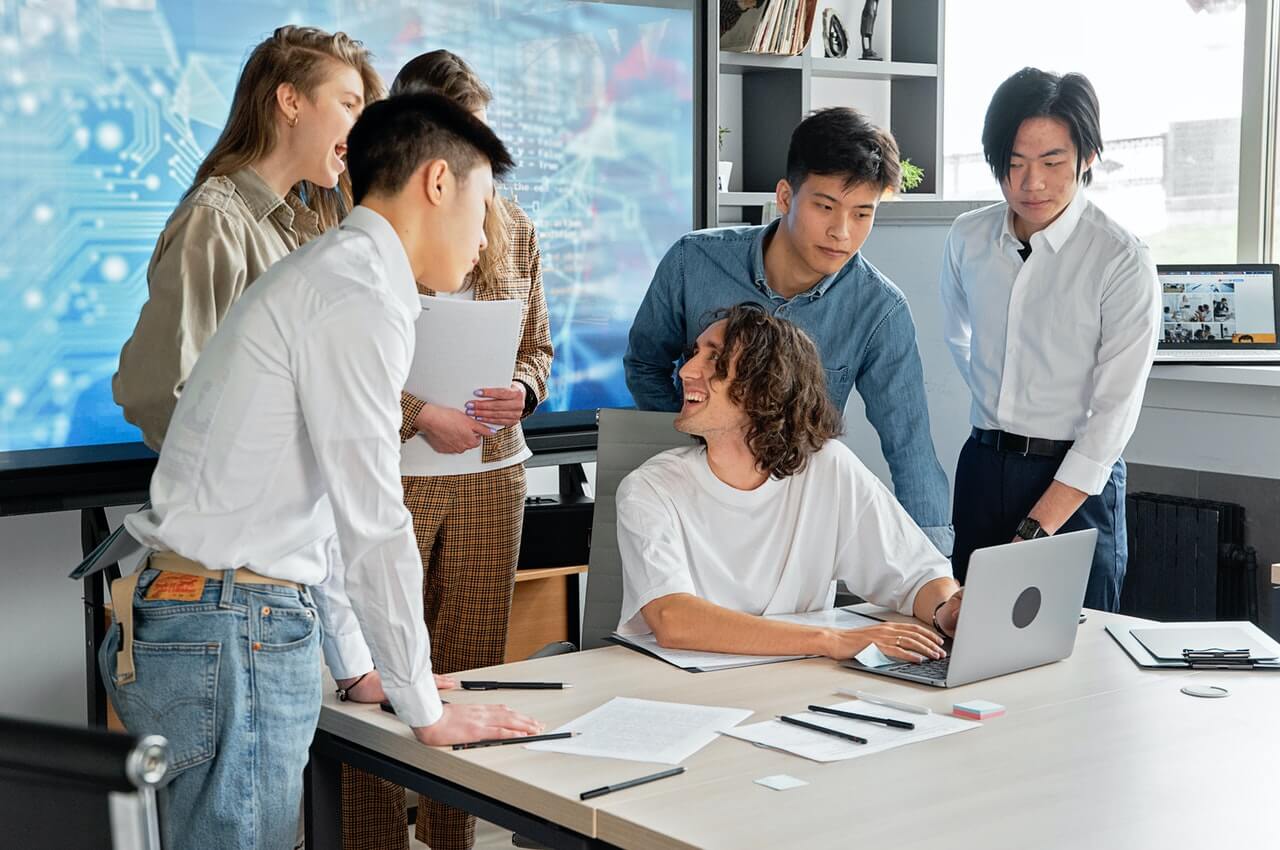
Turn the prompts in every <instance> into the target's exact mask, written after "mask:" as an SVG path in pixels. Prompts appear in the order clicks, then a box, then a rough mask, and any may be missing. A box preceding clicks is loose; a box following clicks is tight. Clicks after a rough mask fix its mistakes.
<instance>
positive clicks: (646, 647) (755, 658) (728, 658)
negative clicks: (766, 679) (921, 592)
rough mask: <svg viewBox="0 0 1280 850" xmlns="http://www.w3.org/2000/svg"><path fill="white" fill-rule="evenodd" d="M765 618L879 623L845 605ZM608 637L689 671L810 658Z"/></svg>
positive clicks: (832, 624)
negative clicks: (674, 646)
mask: <svg viewBox="0 0 1280 850" xmlns="http://www.w3.org/2000/svg"><path fill="white" fill-rule="evenodd" d="M768 617H769V619H771V620H782V621H784V622H787V623H800V624H802V625H806V626H822V627H824V628H829V629H860V628H862V627H863V626H875V625H878V624H879V623H880V621H879V620H876V619H874V618H872V617H867V616H865V615H863V614H858V613H856V612H854V611H850V610H849V609H847V608H828V609H827V610H825V611H808V612H805V613H802V614H770V615H768ZM611 637H612V639H613V641H614V642H615V643H620V644H622V645H623V646H628V647H630V648H632V649H636V650H639V651H640V652H643V653H646V654H648V655H652V656H653V657H654V658H658V659H660V660H662V661H665V662H667V663H668V664H674V665H675V666H677V667H679V668H681V669H682V670H688V671H689V672H691V673H706V672H708V671H711V670H728V669H730V668H732V667H751V666H753V665H755V664H774V663H776V662H778V661H794V660H796V659H797V658H811V657H812V656H808V655H734V654H731V653H727V652H696V651H693V650H687V649H666V648H664V647H661V646H658V639H657V638H655V637H654V636H653V635H652V634H647V635H620V634H618V633H617V632H614V633H613V635H612V636H611Z"/></svg>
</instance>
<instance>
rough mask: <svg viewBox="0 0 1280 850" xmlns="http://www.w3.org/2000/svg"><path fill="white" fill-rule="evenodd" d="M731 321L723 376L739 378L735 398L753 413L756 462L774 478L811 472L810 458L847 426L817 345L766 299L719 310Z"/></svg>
mask: <svg viewBox="0 0 1280 850" xmlns="http://www.w3.org/2000/svg"><path fill="white" fill-rule="evenodd" d="M721 319H723V320H725V322H726V325H725V329H724V345H723V347H722V348H721V352H720V358H719V360H718V361H717V363H716V377H717V378H719V379H720V380H727V379H728V378H729V367H730V364H733V367H734V375H733V380H732V381H731V382H730V383H729V386H728V391H729V398H730V400H732V401H733V403H734V404H736V405H738V406H739V407H741V408H742V410H743V412H745V413H746V415H747V420H748V423H749V424H748V425H747V434H746V440H747V447H748V448H750V449H751V454H752V455H753V456H755V459H756V465H757V466H758V467H759V468H760V470H761V471H762V472H767V473H769V475H770V476H771V477H773V478H778V479H782V478H786V477H787V476H788V475H794V474H795V473H797V472H802V471H803V470H804V467H805V464H806V463H808V461H809V455H811V454H813V453H814V452H816V451H818V449H820V448H822V446H823V444H824V443H826V441H827V440H830V439H831V438H832V437H836V436H839V435H840V433H841V431H842V430H843V424H844V423H843V420H842V418H841V415H840V412H839V411H838V410H836V407H835V405H834V404H832V403H831V398H830V396H828V395H827V376H826V373H825V372H824V371H823V369H822V360H821V358H819V356H818V347H817V346H816V345H814V343H813V340H812V339H810V338H809V335H808V334H806V333H805V332H804V331H803V330H801V329H800V328H799V327H797V326H796V325H794V324H792V323H791V322H789V321H787V320H786V319H779V318H778V317H776V316H772V315H770V314H769V313H768V312H767V311H766V310H765V309H764V308H763V307H761V306H760V305H759V304H752V303H745V304H739V305H737V306H736V307H729V308H727V309H724V310H718V311H716V312H715V313H714V314H713V315H712V318H711V322H709V323H708V324H711V323H713V322H717V321H719V320H721Z"/></svg>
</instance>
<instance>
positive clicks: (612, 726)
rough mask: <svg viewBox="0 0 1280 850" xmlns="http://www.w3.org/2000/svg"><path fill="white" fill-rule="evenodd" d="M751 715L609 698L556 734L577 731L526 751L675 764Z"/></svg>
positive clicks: (746, 711)
mask: <svg viewBox="0 0 1280 850" xmlns="http://www.w3.org/2000/svg"><path fill="white" fill-rule="evenodd" d="M750 716H751V709H749V708H718V707H716V706H710V705H684V704H681V703H678V702H657V701H655V700H648V699H632V698H630V697H614V698H613V699H611V700H609V701H608V702H606V703H605V704H604V705H602V706H600V707H599V708H597V709H594V710H592V711H588V712H587V713H586V714H584V715H582V716H581V717H579V718H577V719H576V720H570V721H569V722H568V723H566V724H564V725H563V726H561V727H560V728H558V729H555V730H553V731H556V732H581V733H582V734H581V735H578V736H576V737H573V738H565V739H563V740H559V741H539V742H538V743H536V744H528V745H526V749H530V750H543V751H545V752H551V753H570V754H572V755H579V756H597V757H599V758H612V759H626V760H627V761H650V762H657V763H659V764H679V763H680V762H682V761H684V760H685V759H687V758H688V757H689V756H691V755H693V754H694V753H696V752H697V751H698V750H700V749H702V748H703V747H705V746H706V745H707V744H709V743H711V742H712V741H714V740H715V739H716V735H717V734H718V733H720V732H723V731H724V730H726V729H729V728H731V727H733V726H736V725H738V724H739V723H741V722H742V721H744V720H746V719H747V718H748V717H750Z"/></svg>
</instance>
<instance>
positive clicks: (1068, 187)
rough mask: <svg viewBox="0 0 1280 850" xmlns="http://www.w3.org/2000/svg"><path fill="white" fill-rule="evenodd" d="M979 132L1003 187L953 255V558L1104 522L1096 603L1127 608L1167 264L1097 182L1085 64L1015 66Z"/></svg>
mask: <svg viewBox="0 0 1280 850" xmlns="http://www.w3.org/2000/svg"><path fill="white" fill-rule="evenodd" d="M982 145H983V149H984V153H985V155H986V160H987V163H988V165H990V166H991V171H992V173H993V174H994V175H995V177H996V179H997V180H998V181H999V182H1000V189H1001V191H1002V192H1003V193H1004V197H1005V202H1004V203H1001V204H995V205H993V206H990V207H986V208H984V209H981V210H975V211H974V212H971V213H966V214H965V215H963V216H961V217H960V218H958V219H956V222H955V225H954V226H953V227H952V229H951V234H950V235H949V236H948V237H947V244H946V249H945V253H944V256H943V262H942V281H941V287H942V304H943V311H944V316H945V319H944V321H945V333H946V338H947V343H948V345H949V346H950V347H951V353H952V356H953V357H954V358H955V361H956V365H957V366H958V367H959V369H960V374H961V375H963V376H964V378H965V380H966V381H967V382H968V384H969V389H970V391H971V392H972V394H973V405H972V408H971V412H970V421H971V424H972V425H973V432H972V435H971V437H970V439H969V441H968V442H967V443H966V444H965V446H964V449H963V450H962V451H961V453H960V460H959V462H958V463H957V465H956V477H955V501H954V508H953V514H952V516H953V519H954V522H955V532H956V543H955V549H954V552H953V555H952V565H953V567H954V568H955V573H956V577H957V578H959V579H960V581H962V582H963V581H964V577H965V573H966V571H967V570H968V566H969V556H970V554H971V553H972V552H973V551H974V550H975V549H979V548H981V547H984V546H992V545H995V544H998V543H1007V542H1009V540H1010V538H1012V539H1014V540H1015V541H1017V540H1030V539H1033V538H1036V537H1043V536H1045V535H1049V534H1054V533H1056V532H1058V531H1075V530H1079V529H1082V528H1096V529H1097V530H1098V546H1097V550H1096V551H1095V553H1094V561H1093V570H1092V572H1091V573H1090V576H1089V585H1088V589H1087V591H1086V593H1085V600H1084V602H1085V605H1086V606H1088V607H1091V608H1099V609H1102V610H1104V611H1116V610H1118V609H1119V605H1120V588H1121V585H1122V584H1123V582H1124V573H1125V565H1126V561H1127V559H1128V544H1127V541H1126V537H1125V516H1124V510H1125V507H1124V493H1125V465H1124V461H1123V460H1122V459H1121V458H1120V453H1121V451H1122V450H1123V449H1124V446H1125V444H1126V443H1127V442H1128V441H1129V437H1130V436H1131V435H1132V434H1133V429H1134V427H1135V425H1136V424H1137V421H1138V414H1139V412H1140V411H1141V408H1142V395H1143V392H1144V390H1145V388H1146V383H1147V375H1148V373H1149V372H1150V370H1151V361H1152V356H1153V354H1154V352H1155V347H1156V339H1157V335H1158V333H1159V330H1160V286H1159V283H1158V281H1157V278H1156V269H1155V265H1154V263H1153V262H1152V260H1151V256H1150V254H1149V252H1148V251H1147V248H1146V246H1145V245H1144V244H1142V242H1141V241H1140V240H1139V239H1138V238H1137V237H1135V236H1134V235H1133V234H1131V233H1129V232H1128V231H1127V230H1125V229H1124V228H1123V227H1121V226H1120V225H1119V224H1117V223H1115V222H1114V221H1112V220H1111V219H1110V218H1108V217H1107V216H1106V215H1105V214H1103V212H1102V211H1101V210H1099V209H1098V208H1097V207H1096V206H1094V205H1093V204H1092V203H1090V201H1089V199H1088V198H1087V197H1086V196H1085V193H1084V187H1086V186H1088V185H1089V182H1090V180H1091V179H1092V170H1091V169H1092V167H1093V164H1094V162H1095V161H1096V159H1097V157H1098V154H1099V153H1100V152H1101V151H1102V131H1101V127H1100V124H1099V117H1098V98H1097V95H1096V94H1095V93H1094V90H1093V86H1092V85H1091V84H1090V83H1089V81H1088V80H1087V79H1086V78H1085V77H1083V76H1082V75H1080V74H1067V75H1065V76H1058V75H1056V74H1050V73H1047V72H1045V71H1040V70H1038V69H1036V68H1024V69H1023V70H1021V71H1019V72H1018V73H1016V74H1014V75H1013V76H1012V77H1010V78H1009V79H1007V80H1005V82H1004V83H1002V84H1001V85H1000V87H999V88H998V89H997V90H996V93H995V96H994V97H993V98H992V100H991V105H990V107H989V108H988V109H987V116H986V123H985V125H984V127H983V131H982Z"/></svg>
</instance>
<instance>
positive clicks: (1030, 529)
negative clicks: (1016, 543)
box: [1013, 517, 1049, 540]
mask: <svg viewBox="0 0 1280 850" xmlns="http://www.w3.org/2000/svg"><path fill="white" fill-rule="evenodd" d="M1013 533H1014V534H1015V535H1016V536H1018V537H1021V538H1022V539H1023V540H1038V539H1039V538H1041V537H1048V536H1049V532H1047V531H1045V530H1044V529H1043V528H1041V527H1040V521H1039V520H1036V519H1032V518H1031V517H1027V518H1026V519H1024V520H1023V521H1022V522H1020V523H1018V529H1017V531H1015V532H1013Z"/></svg>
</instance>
